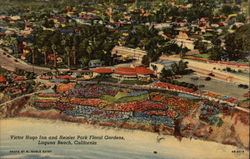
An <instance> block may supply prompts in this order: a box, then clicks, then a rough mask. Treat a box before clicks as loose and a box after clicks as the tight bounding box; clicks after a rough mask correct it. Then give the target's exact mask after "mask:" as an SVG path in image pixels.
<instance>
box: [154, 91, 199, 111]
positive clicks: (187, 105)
mask: <svg viewBox="0 0 250 159" xmlns="http://www.w3.org/2000/svg"><path fill="white" fill-rule="evenodd" d="M151 100H153V101H157V102H161V103H164V104H166V105H172V106H174V109H176V110H179V111H180V113H182V114H184V115H185V114H188V112H189V110H192V109H193V108H194V107H195V106H196V105H195V104H193V103H191V102H189V101H188V100H187V99H184V98H178V97H167V96H164V95H155V96H152V97H151Z"/></svg>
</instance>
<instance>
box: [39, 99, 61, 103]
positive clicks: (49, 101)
mask: <svg viewBox="0 0 250 159" xmlns="http://www.w3.org/2000/svg"><path fill="white" fill-rule="evenodd" d="M36 102H37V103H54V102H56V101H55V100H36Z"/></svg>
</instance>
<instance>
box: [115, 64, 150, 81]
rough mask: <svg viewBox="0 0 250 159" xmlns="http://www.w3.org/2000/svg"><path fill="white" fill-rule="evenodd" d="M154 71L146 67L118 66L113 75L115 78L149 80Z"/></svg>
mask: <svg viewBox="0 0 250 159" xmlns="http://www.w3.org/2000/svg"><path fill="white" fill-rule="evenodd" d="M153 73H154V72H153V71H152V70H150V69H148V68H146V67H142V66H140V67H119V68H116V69H115V71H114V73H113V74H112V75H111V76H112V77H114V78H118V79H125V80H137V79H146V80H149V79H150V78H151V75H153Z"/></svg>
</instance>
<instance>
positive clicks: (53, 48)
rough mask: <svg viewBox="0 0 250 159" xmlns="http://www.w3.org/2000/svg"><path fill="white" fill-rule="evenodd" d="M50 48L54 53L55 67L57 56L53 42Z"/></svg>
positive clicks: (55, 65)
mask: <svg viewBox="0 0 250 159" xmlns="http://www.w3.org/2000/svg"><path fill="white" fill-rule="evenodd" d="M51 49H52V51H53V55H54V67H55V68H56V67H57V61H56V59H57V57H56V45H55V44H52V45H51Z"/></svg>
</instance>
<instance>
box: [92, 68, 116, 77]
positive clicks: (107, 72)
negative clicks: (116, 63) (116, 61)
mask: <svg viewBox="0 0 250 159" xmlns="http://www.w3.org/2000/svg"><path fill="white" fill-rule="evenodd" d="M93 72H94V76H98V75H104V76H109V75H110V74H111V73H113V72H114V71H113V69H112V68H95V69H94V70H93Z"/></svg>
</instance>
